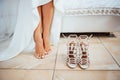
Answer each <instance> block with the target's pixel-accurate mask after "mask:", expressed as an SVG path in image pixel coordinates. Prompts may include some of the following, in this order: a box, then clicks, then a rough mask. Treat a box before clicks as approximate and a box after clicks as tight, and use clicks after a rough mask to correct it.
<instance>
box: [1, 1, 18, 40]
mask: <svg viewBox="0 0 120 80" xmlns="http://www.w3.org/2000/svg"><path fill="white" fill-rule="evenodd" d="M18 3H19V0H10V1H8V0H0V42H1V41H4V40H6V39H9V37H11V35H12V34H13V31H14V27H15V23H16V19H17V12H18Z"/></svg>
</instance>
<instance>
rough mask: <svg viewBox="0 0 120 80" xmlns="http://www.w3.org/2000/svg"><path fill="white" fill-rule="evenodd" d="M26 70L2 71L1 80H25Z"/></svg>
mask: <svg viewBox="0 0 120 80" xmlns="http://www.w3.org/2000/svg"><path fill="white" fill-rule="evenodd" d="M24 75H25V70H4V69H3V70H1V69H0V80H23V78H24Z"/></svg>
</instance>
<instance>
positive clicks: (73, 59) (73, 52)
mask: <svg viewBox="0 0 120 80" xmlns="http://www.w3.org/2000/svg"><path fill="white" fill-rule="evenodd" d="M67 42H68V43H67V61H66V64H67V65H68V67H70V68H75V67H76V66H77V35H69V37H68V41H67Z"/></svg>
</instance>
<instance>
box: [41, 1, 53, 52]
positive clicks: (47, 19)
mask: <svg viewBox="0 0 120 80" xmlns="http://www.w3.org/2000/svg"><path fill="white" fill-rule="evenodd" d="M53 8H54V7H53V1H51V2H49V3H47V4H45V5H43V6H42V14H43V42H44V48H45V51H46V52H49V51H50V50H51V47H50V40H49V35H50V26H51V23H52V18H53V10H54V9H53Z"/></svg>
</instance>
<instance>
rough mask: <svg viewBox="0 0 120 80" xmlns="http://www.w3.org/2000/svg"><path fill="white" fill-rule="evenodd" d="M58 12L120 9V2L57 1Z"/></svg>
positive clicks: (98, 0)
mask: <svg viewBox="0 0 120 80" xmlns="http://www.w3.org/2000/svg"><path fill="white" fill-rule="evenodd" d="M55 2H56V3H55V6H56V8H57V10H59V11H61V12H63V13H64V12H65V10H70V9H79V8H89V9H90V8H103V7H106V8H120V0H74V1H73V0H69V1H68V0H55Z"/></svg>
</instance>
